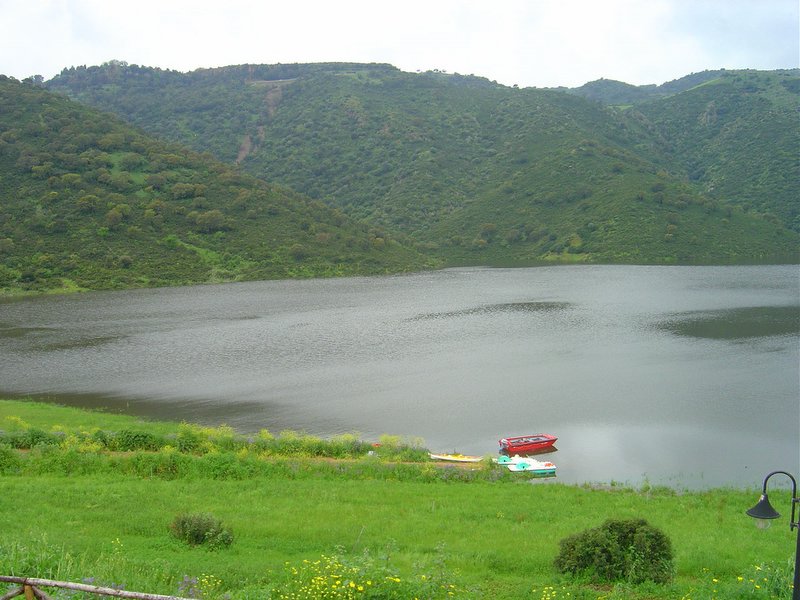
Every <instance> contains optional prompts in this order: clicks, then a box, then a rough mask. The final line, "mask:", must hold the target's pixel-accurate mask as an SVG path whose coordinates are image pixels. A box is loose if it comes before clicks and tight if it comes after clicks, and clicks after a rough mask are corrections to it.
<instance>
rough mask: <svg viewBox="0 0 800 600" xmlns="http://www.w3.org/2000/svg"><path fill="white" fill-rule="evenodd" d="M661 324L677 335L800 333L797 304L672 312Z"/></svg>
mask: <svg viewBox="0 0 800 600" xmlns="http://www.w3.org/2000/svg"><path fill="white" fill-rule="evenodd" d="M662 326H663V328H664V329H666V330H667V331H671V332H673V333H676V334H678V335H687V336H692V337H698V338H709V339H717V340H735V339H743V338H754V337H768V336H773V335H798V334H800V307H798V306H754V307H748V308H729V309H725V310H716V311H697V312H689V313H682V314H679V315H675V317H674V318H672V319H670V320H669V321H666V322H665V323H664V324H663V325H662Z"/></svg>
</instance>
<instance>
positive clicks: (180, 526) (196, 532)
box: [169, 513, 233, 549]
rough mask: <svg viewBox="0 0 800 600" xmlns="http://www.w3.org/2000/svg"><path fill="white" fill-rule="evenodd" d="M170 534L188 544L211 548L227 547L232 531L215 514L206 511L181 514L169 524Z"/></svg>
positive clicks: (230, 541) (231, 538) (231, 539)
mask: <svg viewBox="0 0 800 600" xmlns="http://www.w3.org/2000/svg"><path fill="white" fill-rule="evenodd" d="M169 529H170V531H171V532H172V535H174V536H175V537H176V538H178V539H179V540H181V541H183V542H186V543H187V544H189V545H190V546H200V545H206V546H208V547H209V548H212V549H218V548H227V547H228V546H230V545H231V544H232V543H233V533H231V531H230V530H229V529H228V528H227V527H225V526H224V525H223V524H222V521H220V520H219V519H217V518H216V517H215V516H213V515H210V514H206V513H192V514H181V515H178V516H176V517H175V519H174V520H173V521H172V524H170V526H169Z"/></svg>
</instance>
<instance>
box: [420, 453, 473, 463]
mask: <svg viewBox="0 0 800 600" xmlns="http://www.w3.org/2000/svg"><path fill="white" fill-rule="evenodd" d="M430 456H431V458H432V459H433V460H444V461H447V462H464V463H478V462H481V461H482V460H483V457H482V456H469V455H467V454H431V455H430Z"/></svg>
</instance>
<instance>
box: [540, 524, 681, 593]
mask: <svg viewBox="0 0 800 600" xmlns="http://www.w3.org/2000/svg"><path fill="white" fill-rule="evenodd" d="M560 545H561V551H560V552H559V554H558V556H557V557H556V559H555V563H554V564H555V567H556V569H557V570H558V571H559V572H561V573H571V574H573V575H582V576H586V577H588V578H589V579H592V580H595V581H627V582H629V583H642V582H644V581H654V582H656V583H667V582H669V581H670V580H671V579H672V574H673V560H672V544H671V543H670V540H669V538H668V537H667V536H666V535H665V534H664V533H663V532H662V531H661V530H659V529H657V528H655V527H653V526H652V525H650V524H649V523H648V522H647V521H645V520H644V519H623V520H614V519H610V520H608V521H606V522H605V523H603V524H602V525H601V526H600V527H595V528H593V529H587V530H586V531H584V532H582V533H579V534H576V535H572V536H570V537H567V538H565V539H563V540H561V542H560Z"/></svg>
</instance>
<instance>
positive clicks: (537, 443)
mask: <svg viewBox="0 0 800 600" xmlns="http://www.w3.org/2000/svg"><path fill="white" fill-rule="evenodd" d="M557 439H558V438H557V437H556V436H554V435H550V434H549V433H537V434H534V435H521V436H516V437H508V438H503V439H501V440H500V452H502V453H504V454H535V453H538V452H552V451H553V450H555V447H554V444H555V443H556V440H557Z"/></svg>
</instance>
